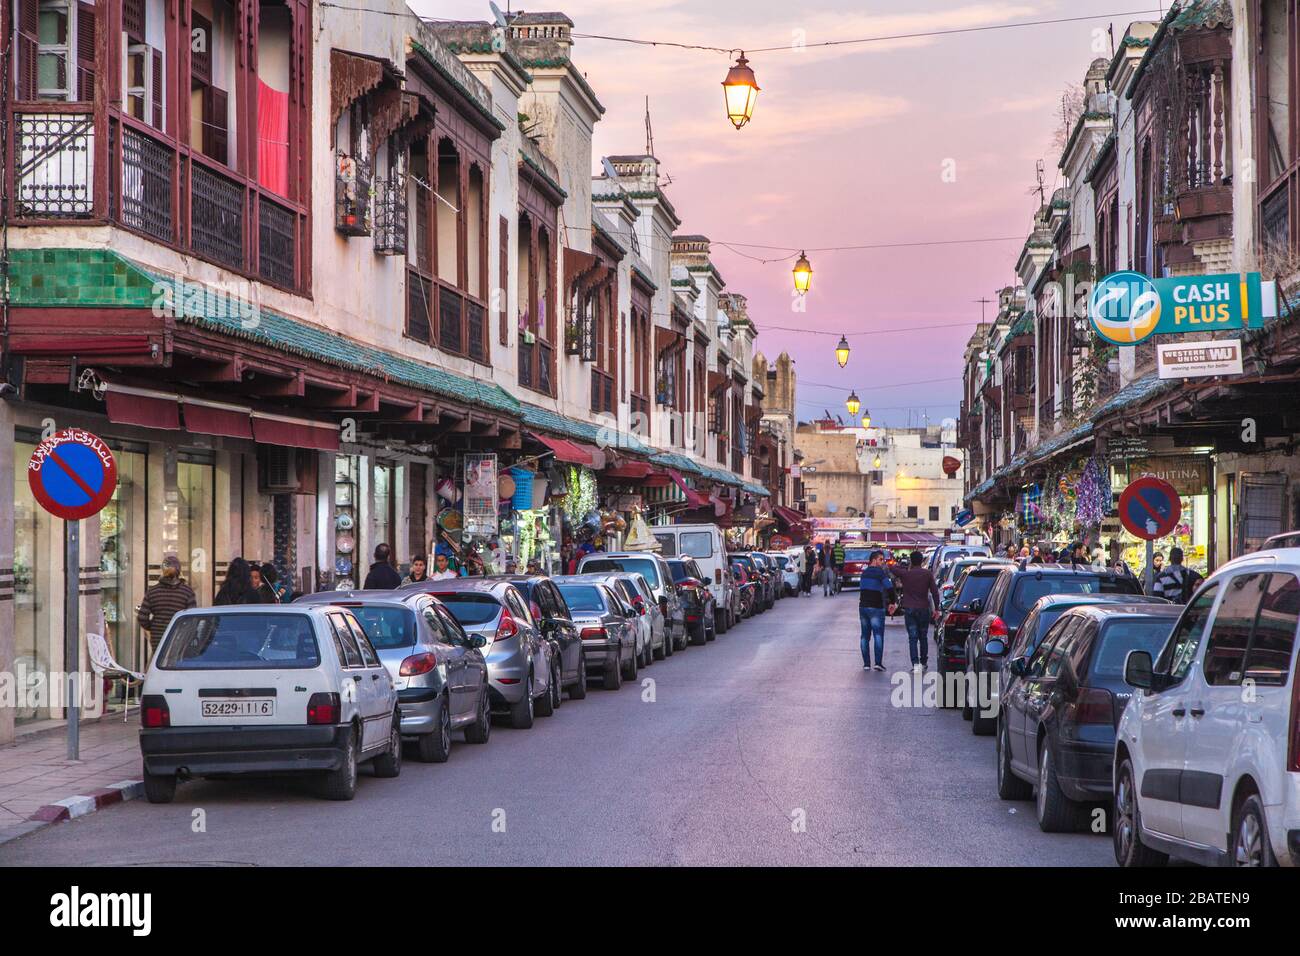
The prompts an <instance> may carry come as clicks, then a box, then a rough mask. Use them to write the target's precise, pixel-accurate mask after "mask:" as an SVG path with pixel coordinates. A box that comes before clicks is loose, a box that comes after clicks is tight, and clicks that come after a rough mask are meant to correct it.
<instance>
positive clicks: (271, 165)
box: [257, 80, 289, 196]
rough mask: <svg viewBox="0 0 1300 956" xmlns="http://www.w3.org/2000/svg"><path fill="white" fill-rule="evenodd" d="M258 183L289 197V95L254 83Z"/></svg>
mask: <svg viewBox="0 0 1300 956" xmlns="http://www.w3.org/2000/svg"><path fill="white" fill-rule="evenodd" d="M257 179H258V182H260V183H261V184H262V185H263V186H264V187H265V188H267V189H270V190H272V191H274V192H277V193H279V194H280V195H281V196H288V195H289V94H288V93H281V92H280V91H279V90H275V89H272V88H271V87H269V86H267V85H266V84H265V83H263V82H262V81H261V80H258V81H257Z"/></svg>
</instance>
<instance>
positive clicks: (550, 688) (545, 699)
mask: <svg viewBox="0 0 1300 956" xmlns="http://www.w3.org/2000/svg"><path fill="white" fill-rule="evenodd" d="M550 675H551V676H550V680H549V681H547V684H546V693H545V694H543V695H542V696H541V697H539V698H537V703H536V704H534V705H533V706H534V707H535V708H536V709H537V716H538V717H549V716H551V714H553V713H555V688H556V686H557V684H556V680H555V678H556V676H557V675H556V672H555V665H554V664H552V665H551V668H550Z"/></svg>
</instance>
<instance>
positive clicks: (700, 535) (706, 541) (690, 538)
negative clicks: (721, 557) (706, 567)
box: [680, 531, 713, 558]
mask: <svg viewBox="0 0 1300 956" xmlns="http://www.w3.org/2000/svg"><path fill="white" fill-rule="evenodd" d="M680 545H681V553H682V554H685V555H689V556H690V557H692V558H711V557H713V535H711V534H709V532H707V531H683V532H682V536H681V541H680Z"/></svg>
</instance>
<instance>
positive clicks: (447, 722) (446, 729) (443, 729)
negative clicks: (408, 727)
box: [416, 694, 451, 763]
mask: <svg viewBox="0 0 1300 956" xmlns="http://www.w3.org/2000/svg"><path fill="white" fill-rule="evenodd" d="M416 740H417V741H418V747H419V754H420V760H421V762H423V763H446V762H447V758H448V757H450V756H451V704H450V702H449V701H448V700H447V695H446V694H443V695H442V696H441V697H439V698H438V728H437V729H436V730H435V731H434V732H433V733H431V734H421V735H420V736H419V737H417V738H416Z"/></svg>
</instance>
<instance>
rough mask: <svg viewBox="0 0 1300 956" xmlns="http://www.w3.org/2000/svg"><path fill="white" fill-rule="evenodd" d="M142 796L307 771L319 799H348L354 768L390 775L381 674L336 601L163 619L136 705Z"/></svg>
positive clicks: (389, 716)
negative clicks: (195, 781)
mask: <svg viewBox="0 0 1300 956" xmlns="http://www.w3.org/2000/svg"><path fill="white" fill-rule="evenodd" d="M140 713H141V728H140V750H141V753H142V755H143V757H144V789H145V796H146V797H148V799H149V802H150V803H170V802H171V800H172V799H173V797H174V796H175V795H176V783H177V781H178V780H182V779H186V778H188V777H191V776H210V775H226V774H246V773H281V772H284V771H311V772H314V773H317V774H319V778H320V779H319V783H320V792H321V795H322V796H324V797H326V798H327V799H331V800H351V799H352V797H353V795H354V794H355V793H356V787H357V764H359V763H361V762H363V761H367V760H371V761H374V771H375V776H377V777H396V776H397V775H398V774H399V773H401V771H402V738H401V718H400V715H399V709H398V694H397V690H396V688H395V687H394V684H393V679H392V677H390V676H389V673H388V670H387V668H385V667H384V665H383V663H382V662H381V661H380V659H379V655H378V653H376V652H375V649H374V647H373V646H372V645H371V643H370V640H369V638H367V637H366V632H365V631H364V630H363V629H362V627H361V625H360V623H358V621H357V619H356V618H355V617H354V616H353V615H352V612H351V611H349V610H348V609H346V608H341V607H333V606H305V605H285V606H283V607H280V606H278V605H271V606H268V605H260V604H250V605H245V606H239V607H219V608H203V609H194V610H189V611H182V612H181V613H179V614H177V615H176V616H175V617H174V618H172V620H171V624H169V625H168V627H167V633H166V634H165V635H163V639H162V641H161V642H160V643H159V646H158V650H157V651H156V652H155V654H154V657H153V661H152V663H150V665H149V670H148V671H147V672H146V674H145V679H144V687H143V689H142V697H141V704H140Z"/></svg>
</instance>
